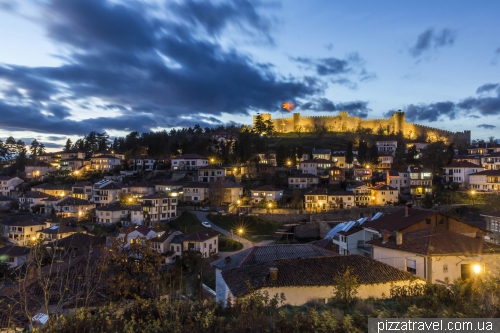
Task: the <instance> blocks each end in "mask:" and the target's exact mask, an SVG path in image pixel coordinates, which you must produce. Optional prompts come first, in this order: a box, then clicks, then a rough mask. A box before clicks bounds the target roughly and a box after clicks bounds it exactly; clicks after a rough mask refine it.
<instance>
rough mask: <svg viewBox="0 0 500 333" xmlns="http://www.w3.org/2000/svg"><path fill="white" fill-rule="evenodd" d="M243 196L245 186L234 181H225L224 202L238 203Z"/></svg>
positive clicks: (228, 203) (229, 203)
mask: <svg viewBox="0 0 500 333" xmlns="http://www.w3.org/2000/svg"><path fill="white" fill-rule="evenodd" d="M242 196H243V186H242V185H238V184H236V183H235V182H233V181H229V180H226V181H225V182H224V195H223V198H222V203H225V204H227V205H231V204H233V205H234V204H236V203H237V202H238V200H240V198H241V197H242Z"/></svg>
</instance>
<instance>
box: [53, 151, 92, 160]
mask: <svg viewBox="0 0 500 333" xmlns="http://www.w3.org/2000/svg"><path fill="white" fill-rule="evenodd" d="M55 154H56V156H57V157H59V159H60V160H66V159H69V158H78V159H82V160H83V159H85V152H84V151H82V150H78V149H72V150H63V151H60V152H57V153H55Z"/></svg>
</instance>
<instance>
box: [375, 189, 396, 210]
mask: <svg viewBox="0 0 500 333" xmlns="http://www.w3.org/2000/svg"><path fill="white" fill-rule="evenodd" d="M371 196H372V197H371V204H372V205H379V206H380V205H387V204H395V203H398V201H399V192H398V189H397V188H394V187H392V186H389V185H385V184H380V185H377V186H375V187H373V188H372V191H371Z"/></svg>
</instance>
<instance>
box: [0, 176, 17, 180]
mask: <svg viewBox="0 0 500 333" xmlns="http://www.w3.org/2000/svg"><path fill="white" fill-rule="evenodd" d="M14 178H17V177H12V176H0V180H11V179H14Z"/></svg>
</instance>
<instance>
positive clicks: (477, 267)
mask: <svg viewBox="0 0 500 333" xmlns="http://www.w3.org/2000/svg"><path fill="white" fill-rule="evenodd" d="M472 270H473V271H474V273H476V274H479V273H481V265H478V264H476V265H474V266H472Z"/></svg>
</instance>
